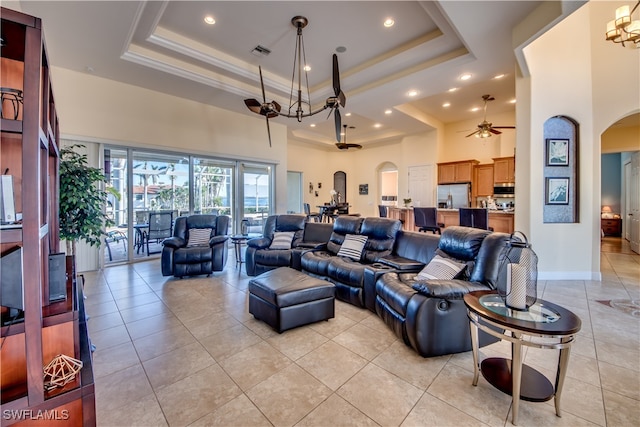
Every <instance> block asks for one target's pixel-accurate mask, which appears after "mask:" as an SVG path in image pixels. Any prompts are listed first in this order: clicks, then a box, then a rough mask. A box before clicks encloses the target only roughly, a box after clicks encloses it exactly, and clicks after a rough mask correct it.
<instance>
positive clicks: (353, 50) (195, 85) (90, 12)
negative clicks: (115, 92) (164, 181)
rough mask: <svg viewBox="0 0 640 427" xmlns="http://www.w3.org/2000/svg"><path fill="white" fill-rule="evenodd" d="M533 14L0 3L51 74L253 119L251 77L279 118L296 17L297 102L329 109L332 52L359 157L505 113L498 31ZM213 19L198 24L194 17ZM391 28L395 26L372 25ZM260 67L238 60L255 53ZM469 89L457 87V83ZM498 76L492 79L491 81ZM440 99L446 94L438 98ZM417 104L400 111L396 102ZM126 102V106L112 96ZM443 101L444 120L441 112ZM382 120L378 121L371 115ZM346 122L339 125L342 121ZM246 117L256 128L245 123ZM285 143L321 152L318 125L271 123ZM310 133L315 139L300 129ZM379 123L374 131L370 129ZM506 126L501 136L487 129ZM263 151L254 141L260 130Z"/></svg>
mask: <svg viewBox="0 0 640 427" xmlns="http://www.w3.org/2000/svg"><path fill="white" fill-rule="evenodd" d="M540 3H541V2H540V1H520V0H518V1H481V0H477V1H295V2H293V1H281V2H275V1H156V2H145V1H67V2H65V1H22V2H20V3H19V4H17V5H16V3H15V2H7V1H4V2H3V5H4V6H5V7H10V8H11V7H12V5H14V6H15V7H14V8H16V9H18V10H22V11H23V12H25V13H28V14H31V15H34V16H37V17H40V18H42V22H43V27H44V30H45V37H46V41H47V49H48V52H49V57H50V61H51V63H52V64H53V65H54V66H58V67H62V68H68V69H71V70H75V71H80V72H88V73H91V74H93V75H96V76H99V77H104V78H108V79H113V80H117V81H121V82H125V83H128V84H133V85H137V86H141V87H145V88H148V89H153V90H157V91H160V92H166V93H168V94H172V95H176V96H181V97H184V98H188V99H192V100H195V101H198V102H203V103H208V104H212V105H216V106H220V107H223V108H225V109H228V110H233V111H237V112H239V113H242V114H253V113H251V112H249V110H248V109H247V108H246V107H245V105H244V103H243V99H245V98H257V99H259V100H261V99H262V95H261V92H260V83H259V75H258V65H261V66H262V70H263V74H264V83H265V88H266V93H267V99H268V100H276V101H277V102H278V103H280V104H281V105H282V106H283V109H285V108H286V106H288V105H289V90H290V86H291V76H292V71H293V54H294V43H295V34H296V30H295V28H294V27H293V26H292V24H291V18H292V17H293V16H296V15H303V16H305V17H307V18H308V19H309V25H308V26H307V27H306V28H305V29H304V30H303V36H304V45H305V51H306V58H307V62H308V63H309V64H310V65H311V67H312V70H311V71H310V72H309V83H310V88H311V99H312V103H313V104H314V106H315V107H317V106H321V105H323V104H324V101H325V99H326V98H327V97H328V96H331V94H332V89H331V56H332V55H333V53H334V52H335V49H336V47H338V46H344V47H346V52H344V53H339V54H338V58H339V63H340V73H341V86H342V90H343V91H344V92H345V94H346V96H347V103H346V108H344V109H343V110H342V113H343V124H349V125H350V126H351V125H353V126H355V127H356V129H352V130H349V142H355V143H360V144H363V145H364V146H365V147H366V146H367V145H373V144H376V143H383V142H385V141H390V140H397V139H399V138H401V137H403V136H406V135H411V134H415V133H419V132H424V131H427V130H430V129H432V127H431V126H429V124H427V123H426V121H428V120H427V119H425V118H424V117H425V115H430V116H432V117H434V118H436V119H438V120H440V121H442V122H444V123H450V122H457V121H461V120H467V119H477V121H478V122H480V121H481V120H482V109H480V110H479V111H477V112H471V111H470V109H471V108H472V107H474V106H475V107H482V99H481V97H482V95H483V94H491V95H493V96H494V97H495V98H496V100H495V101H493V102H491V103H490V104H489V107H488V114H487V115H488V119H489V121H491V114H497V113H502V112H505V111H513V109H514V108H515V107H514V105H513V104H511V103H509V102H508V101H510V100H511V99H513V98H515V87H514V86H515V83H514V82H515V78H514V73H515V69H516V65H515V55H514V51H513V47H512V36H511V33H512V29H513V27H514V26H515V25H516V24H518V23H519V22H521V21H522V20H523V19H524V18H525V17H526V16H527V14H529V13H530V12H531V11H532V10H533V9H535V8H536V7H537V6H539V5H540ZM207 14H209V15H212V16H214V17H215V19H216V24H215V25H212V26H211V25H207V24H205V23H204V20H203V18H204V16H205V15H207ZM387 17H393V19H394V20H395V25H394V26H393V27H391V28H385V27H383V25H382V22H383V21H384V19H385V18H387ZM258 44H260V45H262V46H264V47H267V48H268V49H270V50H271V54H270V55H269V56H267V57H258V56H255V55H254V54H252V53H251V50H252V49H253V48H254V47H255V46H256V45H258ZM465 72H469V73H472V74H473V77H472V78H471V79H470V80H468V81H466V82H462V81H460V80H459V79H458V77H459V76H460V75H461V74H463V73H465ZM497 74H504V75H505V77H504V78H502V79H500V80H496V79H493V76H495V75H497ZM452 87H457V88H459V89H458V90H457V91H456V92H453V93H450V92H448V90H449V89H450V88H452ZM411 89H415V90H417V91H418V92H419V94H418V96H417V97H415V98H409V97H408V96H407V92H408V91H409V90H411ZM122 96H123V102H126V94H122ZM445 101H448V102H450V103H451V106H450V107H449V108H443V107H442V104H443V103H444V102H445ZM387 109H390V110H391V111H392V114H389V115H387V114H385V113H384V112H385V110H387ZM347 112H350V113H352V115H351V117H345V113H347ZM255 117H256V118H259V116H257V115H256V116H255ZM273 120H274V121H276V122H279V123H283V124H286V125H287V126H288V131H289V137H290V138H295V139H298V140H302V141H309V142H312V143H316V144H327V146H328V147H329V146H333V143H334V142H335V133H334V124H333V120H332V119H329V120H327V112H324V113H321V114H319V115H317V116H314V117H310V118H306V119H304V120H303V122H302V123H298V122H297V121H296V120H294V119H287V118H283V117H279V118H276V119H273ZM311 123H316V124H317V126H316V127H315V128H311V127H310V126H309V125H310V124H311ZM375 123H379V124H380V125H381V127H379V128H374V126H373V125H374V124H375ZM496 124H497V125H503V126H506V125H513V124H514V123H496ZM265 141H266V130H265Z"/></svg>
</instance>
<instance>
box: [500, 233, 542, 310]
mask: <svg viewBox="0 0 640 427" xmlns="http://www.w3.org/2000/svg"><path fill="white" fill-rule="evenodd" d="M516 234H520V235H521V236H522V238H520V237H518V236H516ZM537 285H538V257H537V255H536V253H535V252H534V251H533V250H532V249H531V245H530V244H529V242H528V241H527V236H525V235H524V233H522V232H520V231H516V232H514V233H513V234H512V235H511V238H510V239H509V242H508V243H507V245H506V247H505V250H504V252H503V256H502V259H501V262H500V269H499V270H498V284H497V288H498V294H499V295H500V296H501V297H502V299H503V300H504V303H505V305H506V306H507V307H508V308H511V309H514V310H521V311H526V310H529V307H531V306H532V305H533V304H534V303H535V302H536V299H537V297H538V289H537V287H538V286H537Z"/></svg>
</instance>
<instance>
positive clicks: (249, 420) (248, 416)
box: [189, 394, 272, 427]
mask: <svg viewBox="0 0 640 427" xmlns="http://www.w3.org/2000/svg"><path fill="white" fill-rule="evenodd" d="M189 425H190V426H192V427H196V426H221V427H225V426H251V427H261V426H263V427H271V426H272V424H271V423H270V422H269V420H267V418H266V417H265V416H264V415H262V413H261V412H260V411H259V410H258V408H256V406H255V405H254V404H253V402H251V401H250V400H249V398H248V397H247V396H246V395H244V394H241V395H240V396H238V397H236V398H235V399H233V400H231V401H230V402H229V403H226V404H224V405H222V406H221V407H220V408H218V409H216V410H215V411H213V412H211V413H209V414H207V415H205V416H204V417H202V418H200V419H199V420H197V421H195V422H194V423H193V424H189Z"/></svg>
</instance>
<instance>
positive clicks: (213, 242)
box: [209, 236, 229, 246]
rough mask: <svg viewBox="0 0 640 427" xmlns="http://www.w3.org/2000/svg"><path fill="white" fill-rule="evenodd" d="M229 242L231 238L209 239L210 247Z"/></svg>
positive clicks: (214, 237)
mask: <svg viewBox="0 0 640 427" xmlns="http://www.w3.org/2000/svg"><path fill="white" fill-rule="evenodd" d="M227 240H229V236H213V237H212V238H211V239H209V246H215V245H219V244H220V243H224V242H226V241H227Z"/></svg>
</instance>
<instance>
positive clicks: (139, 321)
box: [85, 238, 640, 427]
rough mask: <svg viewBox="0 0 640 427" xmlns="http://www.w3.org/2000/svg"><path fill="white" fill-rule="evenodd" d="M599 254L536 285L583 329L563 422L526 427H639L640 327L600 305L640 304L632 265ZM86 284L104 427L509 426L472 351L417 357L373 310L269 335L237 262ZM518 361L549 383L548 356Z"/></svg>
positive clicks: (540, 409)
mask: <svg viewBox="0 0 640 427" xmlns="http://www.w3.org/2000/svg"><path fill="white" fill-rule="evenodd" d="M607 239H609V238H607ZM618 242H619V239H618ZM611 248H613V249H611ZM603 250H609V251H610V252H603V256H602V272H603V281H602V282H593V281H562V282H559V281H554V282H546V283H545V282H541V283H539V291H540V293H541V295H542V297H543V298H544V299H546V300H549V301H552V302H555V303H557V304H560V305H562V306H564V307H567V308H569V309H571V310H572V311H574V312H575V313H576V314H578V315H579V316H580V317H581V319H582V322H583V323H582V330H581V331H580V333H579V336H578V339H577V340H576V342H575V344H574V346H573V348H572V353H571V358H570V362H569V364H570V366H569V371H568V376H567V380H566V383H565V388H564V393H563V396H562V408H563V416H562V418H559V417H556V415H555V411H554V406H553V400H552V401H549V402H545V403H530V402H522V403H521V407H520V416H519V425H521V426H528V425H531V426H543V425H544V426H551V425H559V426H594V425H600V426H605V425H606V426H638V425H640V404H639V403H640V402H639V401H640V318H638V317H632V316H631V315H629V314H625V313H622V312H620V311H618V310H616V309H614V308H611V307H610V306H606V305H604V304H602V303H600V302H598V301H599V300H611V299H616V298H621V299H629V298H633V299H639V298H640V256H637V255H631V254H629V251H628V250H624V248H623V250H620V244H619V243H615V241H614V243H613V244H611V242H610V241H609V249H605V246H604V245H603ZM625 252H626V253H625ZM85 278H86V285H85V292H86V294H87V299H86V306H87V312H88V313H89V314H90V316H91V319H90V320H89V331H90V334H91V339H92V341H93V343H94V344H95V345H96V347H97V350H96V351H95V353H94V365H93V366H94V374H95V377H96V379H95V383H96V410H97V419H98V426H100V427H103V426H133V425H137V426H163V425H171V426H178V425H179V426H184V425H193V426H201V425H202V426H204V425H221V426H263V425H264V426H271V425H274V426H293V425H296V426H338V425H345V426H346V425H354V426H355V425H363V426H367V425H371V426H377V425H380V426H488V425H490V426H508V425H511V421H510V407H511V399H510V397H509V396H507V395H505V394H503V393H501V392H499V391H498V390H496V389H494V388H493V387H492V386H491V385H489V384H488V383H487V382H486V381H485V380H484V378H482V376H481V377H480V380H479V383H478V386H477V387H473V386H472V385H471V380H472V376H473V374H472V373H473V363H472V358H471V354H470V353H463V354H455V355H447V356H442V357H435V358H428V359H425V358H422V357H419V356H417V355H416V354H415V353H414V352H413V351H412V350H411V349H410V348H409V347H407V346H405V345H404V343H402V341H399V340H398V339H397V338H396V337H395V336H394V335H393V334H392V333H391V332H390V331H389V330H388V329H387V327H386V326H385V325H384V324H383V323H382V321H381V320H380V319H378V318H377V317H376V316H375V315H374V314H373V313H370V312H369V311H367V310H364V309H359V308H356V307H353V306H351V305H348V304H345V303H342V302H336V317H335V318H334V319H331V320H330V321H328V322H320V323H316V324H313V325H309V326H305V327H301V328H297V329H294V330H290V331H287V332H285V333H283V334H277V333H275V332H274V331H272V330H271V329H270V328H269V327H267V326H266V325H265V324H264V323H262V322H260V321H256V320H255V319H253V317H252V316H251V315H249V313H248V310H247V284H248V282H249V277H247V276H246V275H245V274H244V273H242V272H240V271H239V270H238V269H236V268H235V266H234V263H233V259H231V260H230V262H229V263H228V265H227V268H226V269H225V271H223V272H220V273H215V274H214V275H213V276H212V277H210V278H203V277H200V278H191V279H183V280H179V279H173V278H164V277H162V276H161V275H160V266H159V261H158V260H152V261H148V262H143V263H137V264H135V265H130V266H114V267H109V268H106V269H104V270H103V271H99V272H89V273H85ZM481 351H482V353H483V355H484V356H491V355H503V356H504V355H509V354H510V347H509V346H508V344H505V343H496V344H493V345H491V346H488V347H485V348H483V349H482V350H481ZM525 351H526V354H525V355H526V356H525V357H526V360H525V362H526V363H527V364H529V365H531V366H534V367H535V368H536V369H538V370H540V371H541V372H543V373H545V375H547V376H548V377H549V378H554V375H555V364H556V360H557V352H556V351H555V350H538V349H528V350H525Z"/></svg>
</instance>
